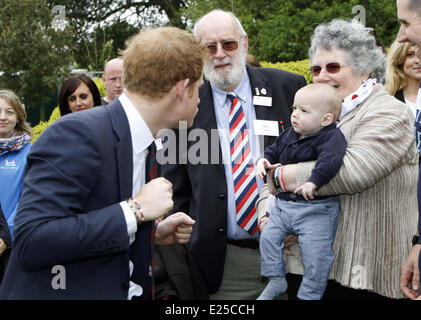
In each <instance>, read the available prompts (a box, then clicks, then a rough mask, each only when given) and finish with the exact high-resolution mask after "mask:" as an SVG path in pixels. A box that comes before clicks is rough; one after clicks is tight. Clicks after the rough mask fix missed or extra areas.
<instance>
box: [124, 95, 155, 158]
mask: <svg viewBox="0 0 421 320" xmlns="http://www.w3.org/2000/svg"><path fill="white" fill-rule="evenodd" d="M118 99H119V100H120V103H121V104H122V106H123V109H124V112H125V113H126V116H127V119H128V120H129V127H130V134H131V137H132V147H133V153H134V154H139V153H141V152H143V151H144V150H146V149H147V148H148V147H149V145H150V144H151V143H152V142H153V141H154V140H155V139H154V137H153V135H152V132H151V130H150V129H149V127H148V125H147V124H146V122H145V120H143V118H142V116H141V114H140V113H139V111H137V109H136V108H135V106H134V105H133V103H132V102H131V101H130V99H129V98H128V97H127V95H126V94H125V93H124V92H123V93H122V94H121V95H120V97H118Z"/></svg>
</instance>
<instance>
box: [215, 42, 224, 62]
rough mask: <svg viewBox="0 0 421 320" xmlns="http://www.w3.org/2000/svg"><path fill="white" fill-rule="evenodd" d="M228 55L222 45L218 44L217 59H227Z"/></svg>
mask: <svg viewBox="0 0 421 320" xmlns="http://www.w3.org/2000/svg"><path fill="white" fill-rule="evenodd" d="M226 55H227V54H226V53H225V50H224V49H223V48H222V44H221V43H217V44H216V53H215V58H217V59H223V58H225V57H226Z"/></svg>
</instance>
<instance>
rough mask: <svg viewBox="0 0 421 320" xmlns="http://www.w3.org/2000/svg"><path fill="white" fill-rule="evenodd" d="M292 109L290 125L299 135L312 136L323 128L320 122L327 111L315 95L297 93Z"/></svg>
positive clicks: (303, 92)
mask: <svg viewBox="0 0 421 320" xmlns="http://www.w3.org/2000/svg"><path fill="white" fill-rule="evenodd" d="M292 109H293V112H292V115H291V124H292V126H293V128H294V131H295V132H297V133H298V134H299V135H301V136H304V135H309V134H314V133H316V132H318V131H320V129H322V128H323V127H324V126H323V125H322V122H323V119H324V118H325V115H326V114H327V113H328V111H327V110H326V109H327V108H326V107H325V106H324V104H323V103H322V100H321V99H319V97H318V95H317V94H316V95H314V94H309V93H308V92H306V91H299V92H297V94H296V95H295V99H294V105H293V107H292Z"/></svg>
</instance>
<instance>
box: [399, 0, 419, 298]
mask: <svg viewBox="0 0 421 320" xmlns="http://www.w3.org/2000/svg"><path fill="white" fill-rule="evenodd" d="M396 7H397V10H398V12H397V15H398V19H399V21H400V22H401V27H400V29H399V33H398V36H397V40H398V41H399V42H409V43H411V44H416V45H417V46H418V50H417V52H416V53H415V54H416V55H417V57H418V58H420V59H421V1H419V0H396ZM419 101H420V91H418V98H417V103H418V104H419ZM418 108H419V106H418ZM420 134H421V111H420V110H417V114H416V117H415V137H416V141H417V147H418V152H419V154H420V156H421V151H420V144H421V142H420ZM419 169H420V170H419V177H418V206H419V207H421V161H420V166H419ZM420 233H421V210H419V212H418V231H417V234H416V235H414V236H413V238H412V245H413V247H412V250H411V252H410V253H409V254H408V257H407V259H406V261H405V263H404V265H403V266H402V271H401V279H400V287H401V290H402V292H403V293H404V294H405V295H406V296H407V297H408V298H410V299H417V300H421V294H420V293H421V287H420V286H421V283H420V269H421V238H420Z"/></svg>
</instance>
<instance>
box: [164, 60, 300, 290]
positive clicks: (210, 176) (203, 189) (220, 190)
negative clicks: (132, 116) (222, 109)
mask: <svg viewBox="0 0 421 320" xmlns="http://www.w3.org/2000/svg"><path fill="white" fill-rule="evenodd" d="M247 73H248V76H249V79H250V85H251V88H252V90H253V95H255V89H256V88H258V89H259V91H260V92H262V90H261V89H262V88H264V89H265V90H263V92H266V96H268V97H272V106H271V107H267V106H258V105H255V106H254V108H255V111H256V118H257V119H262V120H263V119H264V120H274V121H277V122H278V124H279V130H280V132H282V129H283V127H287V126H290V115H291V112H292V109H291V107H292V104H293V101H294V96H295V92H296V91H297V90H298V89H300V88H301V87H303V86H305V85H306V81H305V79H304V77H302V76H299V75H296V74H292V73H289V72H286V71H283V70H279V69H266V68H254V67H251V66H249V65H247ZM199 97H200V104H199V106H198V108H199V111H198V114H197V115H196V118H195V120H194V123H193V126H192V127H191V129H190V130H194V129H196V128H200V129H202V130H204V131H205V132H206V133H207V137H209V139H208V140H209V141H208V144H207V147H208V155H209V159H207V160H208V161H207V163H203V164H192V163H188V161H186V154H185V153H184V152H183V148H180V150H179V148H178V147H177V148H176V150H177V152H178V153H177V157H176V159H177V161H179V164H165V165H163V166H162V171H161V172H162V176H164V177H165V178H167V179H168V180H169V181H171V182H172V184H173V200H174V209H173V212H177V211H182V212H186V213H187V214H189V215H190V216H191V217H192V218H193V219H194V220H195V221H196V223H195V225H194V228H193V232H192V235H191V237H190V241H189V247H190V249H191V250H192V254H193V256H194V258H195V259H196V261H197V264H198V266H199V269H200V271H201V272H202V275H203V277H204V280H205V282H206V285H207V287H208V290H209V293H211V294H212V293H214V292H216V291H217V290H218V288H219V286H220V284H221V281H222V274H223V270H224V263H225V253H226V244H227V184H226V177H225V170H224V165H223V161H222V152H221V147H220V144H218V147H219V150H213V149H212V144H211V143H210V142H211V137H213V138H214V139H218V141H219V136H218V134H216V135H215V131H214V132H212V130H216V129H217V128H218V126H217V122H216V116H215V109H214V104H213V95H212V89H211V86H210V83H209V82H208V81H205V83H204V84H203V86H202V87H201V88H200V89H199ZM281 120H282V121H283V125H282V124H280V123H279V121H281ZM275 139H276V137H269V136H265V138H264V147H266V146H268V145H270V144H272V143H273V142H275ZM202 142H203V141H202ZM195 144H196V141H187V148H190V147H192V146H194V145H195ZM180 151H181V153H180ZM216 151H218V153H216ZM196 152H197V153H200V150H197V151H196ZM198 156H200V155H198ZM185 162H187V164H183V163H185Z"/></svg>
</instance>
